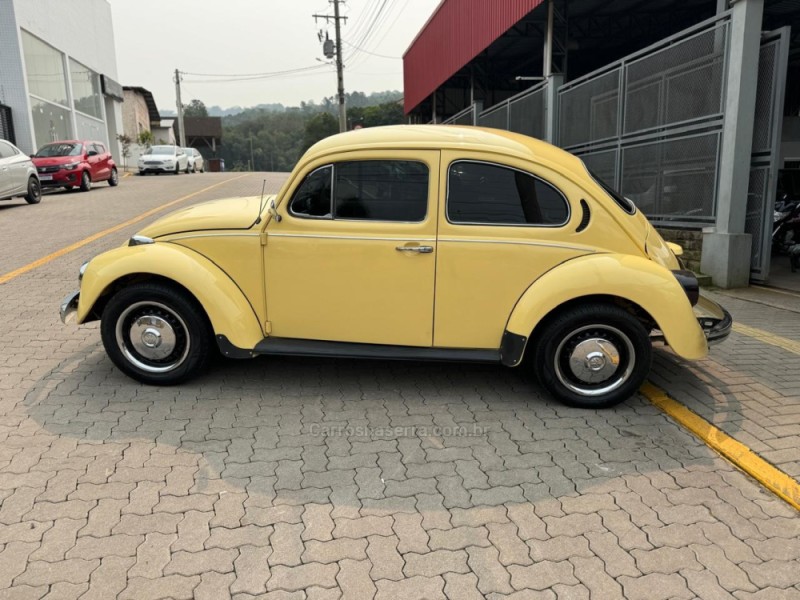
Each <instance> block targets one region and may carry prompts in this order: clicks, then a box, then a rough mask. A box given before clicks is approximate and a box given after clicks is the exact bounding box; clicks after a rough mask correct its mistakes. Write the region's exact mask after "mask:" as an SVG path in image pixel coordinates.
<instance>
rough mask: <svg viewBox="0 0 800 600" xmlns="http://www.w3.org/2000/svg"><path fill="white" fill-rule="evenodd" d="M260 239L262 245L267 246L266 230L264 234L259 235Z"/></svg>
mask: <svg viewBox="0 0 800 600" xmlns="http://www.w3.org/2000/svg"><path fill="white" fill-rule="evenodd" d="M259 239H260V241H261V245H262V246H266V245H267V234H266V232H265V233H262V234H261V235H260V236H259Z"/></svg>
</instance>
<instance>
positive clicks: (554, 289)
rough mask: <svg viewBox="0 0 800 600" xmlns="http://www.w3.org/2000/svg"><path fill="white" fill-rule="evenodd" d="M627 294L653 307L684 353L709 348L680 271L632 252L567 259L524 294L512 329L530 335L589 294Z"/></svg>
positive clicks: (696, 354)
mask: <svg viewBox="0 0 800 600" xmlns="http://www.w3.org/2000/svg"><path fill="white" fill-rule="evenodd" d="M596 295H607V296H616V297H619V298H624V299H626V300H628V301H630V302H633V303H634V304H637V305H638V306H640V307H641V308H642V309H644V310H645V311H647V312H648V313H649V314H650V316H651V317H653V319H654V320H655V322H656V324H657V327H658V328H659V329H660V330H661V331H662V332H663V333H664V337H665V339H666V341H667V343H668V344H669V345H670V347H671V348H672V349H673V350H674V351H675V353H676V354H678V355H679V356H681V357H683V358H686V359H689V360H697V359H700V358H703V357H704V356H705V355H706V354H707V353H708V344H707V343H706V338H705V335H704V334H703V330H702V328H701V327H700V324H699V323H698V322H697V318H696V317H695V315H694V312H693V311H692V306H691V304H690V303H689V299H688V298H687V296H686V293H685V292H684V290H683V288H682V287H681V286H680V284H679V283H678V280H677V279H676V278H675V276H674V275H673V274H672V273H671V272H670V271H669V270H667V269H665V268H664V267H662V266H660V265H658V264H656V263H654V262H653V261H651V260H649V259H646V258H642V257H638V256H631V255H627V254H593V255H590V256H582V257H579V258H575V259H573V260H570V261H567V262H565V263H562V264H561V265H559V266H557V267H555V268H553V269H551V270H550V271H548V272H547V273H545V274H544V275H542V276H541V277H540V278H539V279H537V280H536V281H535V282H534V283H533V284H532V285H531V286H530V287H529V288H528V289H527V290H526V291H525V293H524V294H523V295H522V297H521V298H520V299H519V301H518V302H517V305H516V306H515V307H514V310H513V312H512V313H511V316H510V318H509V320H508V324H507V326H506V330H507V331H509V332H511V333H513V334H515V335H518V336H523V337H525V338H527V337H529V336H530V334H531V332H532V331H533V330H534V329H535V328H536V325H538V324H539V322H540V321H541V320H542V319H543V318H544V317H545V316H547V315H548V314H549V313H550V312H551V311H553V310H554V309H556V308H558V307H559V306H561V305H562V304H564V303H565V302H569V301H571V300H575V299H578V298H581V297H585V296H596Z"/></svg>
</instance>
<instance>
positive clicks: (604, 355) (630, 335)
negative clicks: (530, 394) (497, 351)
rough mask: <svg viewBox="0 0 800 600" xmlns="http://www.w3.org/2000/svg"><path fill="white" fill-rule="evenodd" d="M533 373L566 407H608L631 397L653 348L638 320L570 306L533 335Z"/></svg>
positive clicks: (600, 307) (619, 312)
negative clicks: (534, 343)
mask: <svg viewBox="0 0 800 600" xmlns="http://www.w3.org/2000/svg"><path fill="white" fill-rule="evenodd" d="M536 337H537V338H538V339H539V340H540V341H539V342H538V344H537V345H536V346H535V348H534V356H533V358H534V369H535V371H536V375H537V376H538V378H539V381H540V382H541V383H542V385H544V386H545V387H546V388H547V390H548V391H549V392H550V393H551V394H553V396H555V397H556V398H558V399H559V400H560V401H561V402H563V403H564V404H567V405H569V406H576V407H580V408H606V407H609V406H614V405H615V404H619V403H620V402H623V401H624V400H626V399H628V398H629V397H631V396H632V395H633V394H635V393H636V391H637V390H638V389H639V387H640V386H641V385H642V383H644V380H645V379H646V378H647V375H648V374H649V372H650V363H651V361H652V345H651V343H650V337H649V333H648V331H647V330H646V329H645V327H644V326H643V325H642V324H641V323H640V322H639V320H638V319H636V317H634V316H633V315H632V314H630V313H629V312H627V311H626V310H624V309H622V308H620V307H618V306H615V305H611V304H594V303H593V304H587V305H585V306H577V307H573V308H570V309H568V310H566V311H564V312H563V313H561V314H560V315H558V316H557V317H556V318H554V319H553V320H551V321H550V322H548V323H546V324H545V326H544V328H543V329H542V331H537V332H536Z"/></svg>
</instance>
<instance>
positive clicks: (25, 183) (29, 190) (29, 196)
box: [0, 140, 42, 204]
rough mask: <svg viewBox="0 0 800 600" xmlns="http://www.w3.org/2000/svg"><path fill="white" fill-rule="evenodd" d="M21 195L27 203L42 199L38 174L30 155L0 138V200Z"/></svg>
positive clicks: (36, 202)
mask: <svg viewBox="0 0 800 600" xmlns="http://www.w3.org/2000/svg"><path fill="white" fill-rule="evenodd" d="M17 196H22V197H23V198H25V200H26V201H27V202H28V204H38V203H39V201H40V200H41V199H42V186H41V184H40V183H39V175H38V174H37V173H36V167H34V166H33V161H31V159H30V157H29V156H27V155H25V154H23V152H22V151H21V150H20V149H19V148H17V147H16V146H15V145H14V144H12V143H11V142H8V141H6V140H0V200H8V199H9V198H14V197H17Z"/></svg>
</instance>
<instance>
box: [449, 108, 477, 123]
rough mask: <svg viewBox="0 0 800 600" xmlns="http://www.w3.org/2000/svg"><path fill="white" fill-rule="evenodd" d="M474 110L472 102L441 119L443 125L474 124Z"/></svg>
mask: <svg viewBox="0 0 800 600" xmlns="http://www.w3.org/2000/svg"><path fill="white" fill-rule="evenodd" d="M475 111H476V107H475V105H474V104H471V105H469V106H468V107H467V108H465V109H464V110H462V111H461V112H458V113H456V114H454V115H453V116H452V117H450V118H449V119H447V120H445V121H442V124H443V125H475Z"/></svg>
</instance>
